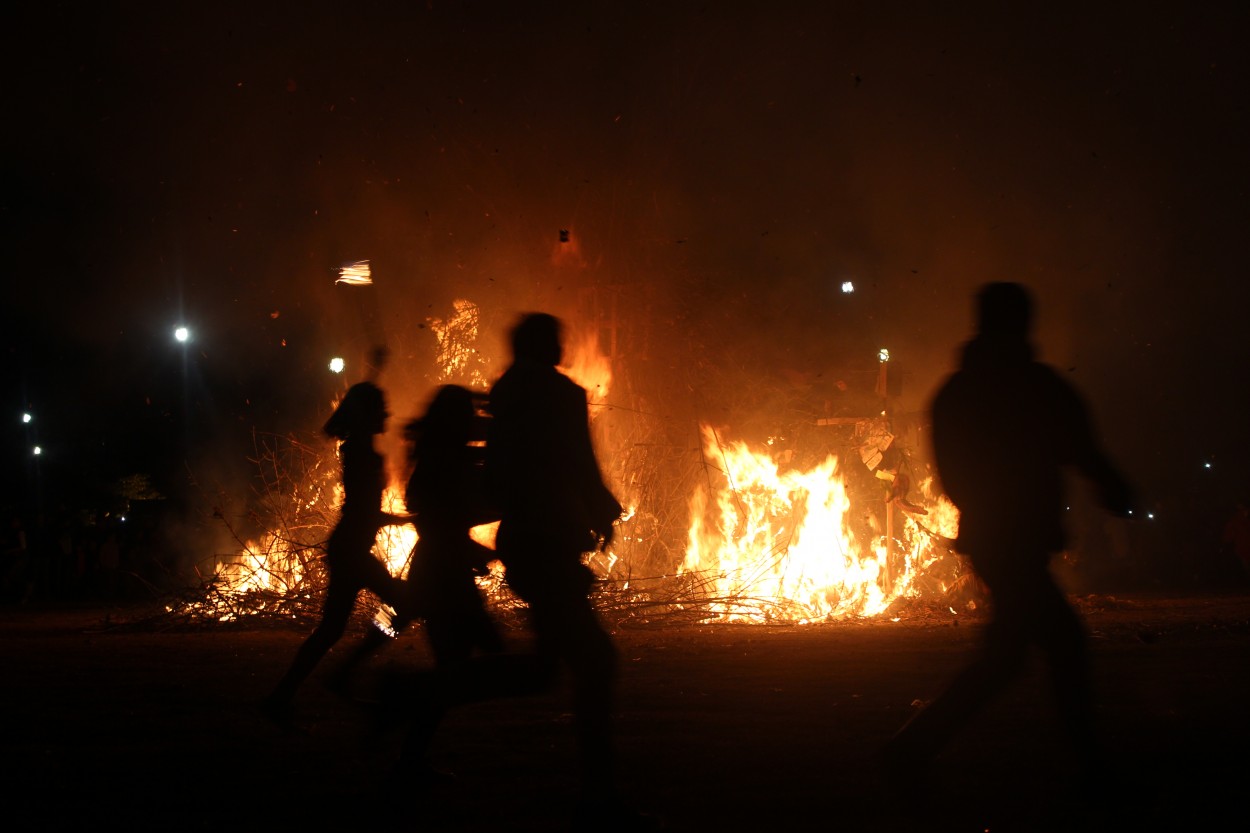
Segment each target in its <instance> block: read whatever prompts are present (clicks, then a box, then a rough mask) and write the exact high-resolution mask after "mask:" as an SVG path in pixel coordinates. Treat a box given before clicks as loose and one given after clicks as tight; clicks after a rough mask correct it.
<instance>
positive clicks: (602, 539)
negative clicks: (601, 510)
mask: <svg viewBox="0 0 1250 833" xmlns="http://www.w3.org/2000/svg"><path fill="white" fill-rule="evenodd" d="M615 537H616V524H608V527H607V529H605V530H604V531H603V532H602V533H601V534H600V535H599V549H600V551H602V552H607V551H608V548H609V547H611V546H612V539H613V538H615Z"/></svg>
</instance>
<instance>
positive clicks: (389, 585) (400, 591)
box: [261, 382, 411, 725]
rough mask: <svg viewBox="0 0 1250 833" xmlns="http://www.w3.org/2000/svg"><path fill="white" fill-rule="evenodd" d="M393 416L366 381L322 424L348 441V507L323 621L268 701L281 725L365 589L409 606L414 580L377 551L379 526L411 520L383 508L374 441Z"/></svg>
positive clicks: (335, 536)
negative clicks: (395, 569) (380, 557)
mask: <svg viewBox="0 0 1250 833" xmlns="http://www.w3.org/2000/svg"><path fill="white" fill-rule="evenodd" d="M388 416H389V414H388V413H387V410H386V400H385V397H384V396H383V394H382V391H381V390H380V389H379V388H378V387H377V386H376V385H374V384H373V383H371V382H360V383H359V384H356V385H353V386H352V387H351V388H349V389H348V391H347V394H346V395H345V396H344V397H343V400H342V402H340V403H339V406H338V408H336V409H335V411H334V414H333V415H332V416H331V417H330V419H329V420H328V421H327V422H326V424H325V427H324V429H323V430H324V431H325V432H326V433H327V434H328V435H330V436H331V437H334V438H335V439H338V440H341V441H342V443H341V445H340V446H339V457H340V459H341V460H342V464H343V507H342V512H341V516H340V518H339V522H338V524H337V525H336V526H335V528H334V531H333V532H332V533H331V534H330V540H329V541H328V542H327V544H326V556H325V559H326V567H327V569H328V570H329V582H328V584H327V586H326V594H325V602H324V606H323V608H322V613H321V622H320V623H319V624H318V625H317V627H316V628H315V629H314V630H313V632H312V633H311V634H310V635H309V637H308V639H306V640H305V641H304V644H303V645H301V646H300V648H299V650H298V651H297V652H296V654H295V659H294V661H293V662H292V663H291V667H290V668H289V669H288V670H287V672H286V675H285V676H283V678H282V679H281V680H280V681H279V682H278V684H277V686H276V687H275V688H274V690H273V691H272V692H271V693H270V694H269V696H268V697H266V698H265V699H264V700H263V701H262V703H261V706H262V709H263V711H264V713H265V714H266V716H268V717H269V718H270V719H272V720H274V721H275V722H277V723H279V724H281V725H290V723H291V721H292V717H293V701H294V698H295V692H296V690H297V689H298V688H299V686H300V684H301V683H303V682H304V680H305V679H307V678H308V675H309V674H311V673H312V671H313V669H314V668H316V666H317V664H318V663H319V662H320V661H321V659H322V658H323V657H324V656H325V655H326V654H327V653H328V652H329V651H330V649H331V648H332V647H334V645H335V643H337V642H338V641H339V640H340V639H341V638H342V637H343V634H344V632H345V631H346V630H347V624H348V622H349V621H350V619H351V615H352V611H353V610H354V609H355V606H356V596H357V595H358V594H359V593H360V591H361V590H363V589H366V588H367V589H369V590H372V591H373V592H374V593H376V594H377V595H378V596H379V597H380V598H381V599H382V600H383V601H384V602H386V603H387V604H389V605H391V606H392V607H394V608H395V609H396V610H401V611H406V610H407V609H408V606H409V605H408V600H407V586H406V585H405V584H404V582H403V581H401V580H400V579H398V578H395V577H394V576H392V575H391V574H390V572H389V571H388V570H387V568H386V565H385V564H383V563H382V562H381V561H379V560H378V559H377V558H375V557H374V555H373V553H372V548H373V542H374V540H375V538H376V537H377V534H378V529H379V528H380V527H383V526H390V525H398V524H405V523H410V522H411V518H409V517H407V516H401V515H392V514H389V513H386V512H383V511H382V492H383V490H384V489H385V487H386V473H385V466H384V461H383V459H382V456H381V455H380V454H378V452H377V450H376V449H375V448H374V445H373V443H374V437H375V436H377V435H378V434H381V433H382V432H383V431H385V430H386V420H387V417H388Z"/></svg>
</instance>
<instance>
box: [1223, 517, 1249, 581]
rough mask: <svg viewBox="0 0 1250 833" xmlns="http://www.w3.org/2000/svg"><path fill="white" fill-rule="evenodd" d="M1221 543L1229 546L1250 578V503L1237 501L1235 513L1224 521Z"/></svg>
mask: <svg viewBox="0 0 1250 833" xmlns="http://www.w3.org/2000/svg"><path fill="white" fill-rule="evenodd" d="M1220 543H1221V544H1223V545H1224V546H1226V547H1228V548H1229V549H1230V550H1231V551H1232V553H1233V555H1234V556H1235V557H1236V558H1237V561H1238V563H1240V564H1241V568H1242V570H1244V571H1245V575H1246V577H1247V578H1250V503H1247V501H1245V500H1239V501H1237V506H1236V507H1235V508H1234V509H1233V514H1232V515H1230V516H1229V518H1228V520H1227V521H1225V522H1224V530H1223V533H1222V534H1221V535H1220Z"/></svg>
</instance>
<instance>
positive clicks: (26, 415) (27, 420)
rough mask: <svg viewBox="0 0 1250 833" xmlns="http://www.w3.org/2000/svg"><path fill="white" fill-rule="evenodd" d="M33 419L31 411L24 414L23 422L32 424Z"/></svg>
mask: <svg viewBox="0 0 1250 833" xmlns="http://www.w3.org/2000/svg"><path fill="white" fill-rule="evenodd" d="M32 419H34V417H33V416H31V415H30V414H29V413H25V414H22V422H23V423H25V424H27V425H29V424H30V421H31V420H32Z"/></svg>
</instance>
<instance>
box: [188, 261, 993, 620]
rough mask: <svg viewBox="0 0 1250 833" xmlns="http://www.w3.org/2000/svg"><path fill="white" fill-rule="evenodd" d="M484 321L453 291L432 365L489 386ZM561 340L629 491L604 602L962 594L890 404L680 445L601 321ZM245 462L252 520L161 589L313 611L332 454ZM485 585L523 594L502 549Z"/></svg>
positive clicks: (298, 452) (799, 604) (191, 613)
mask: <svg viewBox="0 0 1250 833" xmlns="http://www.w3.org/2000/svg"><path fill="white" fill-rule="evenodd" d="M340 280H341V281H346V282H351V281H356V282H368V281H369V280H371V279H370V278H369V272H368V262H367V261H361V262H359V263H357V264H352V266H351V267H350V268H349V267H344V270H343V276H342V277H341V278H340ZM480 322H481V311H480V309H479V308H478V306H477V305H476V304H474V303H473V302H471V301H468V300H465V299H457V300H456V301H455V302H454V304H453V312H452V314H451V315H450V316H448V317H447V318H445V319H435V318H432V319H429V322H428V323H429V325H430V332H432V333H433V335H434V337H435V339H436V341H437V345H436V347H437V361H436V363H437V369H436V372H435V373H434V374H432V376H431V378H432V379H433V381H435V382H436V383H439V384H442V383H447V382H455V383H459V384H465V383H468V386H469V387H472V388H474V389H477V390H478V391H482V390H484V389H485V388H486V387H487V378H488V375H489V372H490V363H489V360H488V357H487V356H485V355H484V354H483V353H482V352H481V351H479V349H478V347H477V339H478V328H479V324H480ZM612 343H613V344H615V338H614V339H613V341H612ZM567 348H568V349H567V354H566V356H565V364H564V366H563V367H562V370H563V371H564V372H565V373H567V374H568V375H569V376H571V377H572V378H573V379H574V380H575V381H577V382H578V383H579V384H580V385H582V386H583V387H584V388H586V390H587V391H588V395H589V403H588V404H589V405H590V413H589V415H588V418H589V419H590V420H591V423H592V431H593V432H594V434H595V439H596V442H597V443H598V444H599V445H600V447H601V448H603V449H604V450H605V453H604V454H603V455H602V456H603V459H604V461H605V468H606V471H605V477H606V478H607V479H608V481H609V482H610V483H612V484H613V487H614V489H616V490H617V492H618V494H619V495H620V496H621V497H622V499H623V502H624V503H625V505H626V506H627V507H628V510H627V512H626V514H625V516H624V517H623V518H622V519H621V521H619V522H618V534H617V536H616V539H615V541H614V543H613V546H612V549H611V550H610V551H608V552H606V553H601V554H598V555H595V556H588V558H590V560H589V561H588V564H589V566H590V567H591V568H592V569H594V570H595V572H596V574H597V575H598V576H599V578H600V579H601V581H600V585H599V590H598V594H599V599H598V603H599V607H600V610H601V611H603V612H604V613H605V615H607V616H610V617H614V618H617V619H620V620H625V619H628V620H633V621H657V620H661V621H662V620H665V619H669V618H676V619H680V620H683V621H723V622H787V623H806V622H822V621H835V620H843V619H848V618H859V617H878V616H882V615H894V614H895V613H896V612H898V611H899V610H900V608H901V607H905V606H906V605H908V604H921V603H931V604H935V605H939V606H940V607H942V608H943V609H947V608H950V609H952V610H953V609H954V608H955V607H956V606H960V607H963V606H965V601H966V600H965V599H963V598H962V597H964V596H967V595H969V593H970V588H969V586H968V582H967V578H966V575H965V571H964V570H963V569H962V563H961V561H960V559H959V558H958V557H957V556H956V555H955V554H954V553H953V551H952V549H951V542H952V541H953V539H954V537H955V534H956V530H957V528H958V513H957V512H956V510H955V508H954V507H953V506H952V505H951V504H950V503H949V502H948V501H946V500H945V499H944V498H943V497H941V496H939V495H934V494H932V493H931V488H932V480H931V479H918V478H915V477H914V476H913V475H912V473H911V470H910V468H911V467H910V465H909V462H908V458H909V455H908V454H907V453H906V452H905V451H903V450H902V449H901V448H900V443H901V441H900V439H899V437H897V436H896V435H895V431H894V430H892V427H891V423H890V420H889V418H888V417H886V416H885V415H884V413H877V414H874V415H871V416H865V417H863V418H858V417H838V418H834V419H807V420H806V421H805V425H806V428H805V430H804V431H799V432H796V434H797V437H798V438H797V439H793V438H792V439H789V440H788V439H786V437H787V436H792V435H790V434H787V433H786V432H778V433H775V434H771V435H770V437H769V439H768V440H767V441H766V442H763V443H761V444H758V445H753V444H750V443H748V442H745V441H742V440H736V439H727V433H728V432H727V431H726V430H722V429H717V428H713V427H712V426H711V425H709V424H702V425H700V426H699V427H698V438H699V443H698V445H697V446H692V444H691V443H690V442H687V441H684V440H680V439H679V440H678V441H673V440H672V439H671V438H670V435H672V434H673V433H674V427H673V426H672V425H668V426H663V425H660V424H659V423H660V422H661V420H660V418H659V417H656V416H654V415H652V414H648V413H647V412H646V411H645V409H644V408H641V407H622V405H621V403H622V402H625V401H628V397H629V394H628V392H626V393H620V392H619V391H618V390H617V386H616V385H614V381H615V379H614V376H615V374H614V362H613V361H612V357H611V356H605V355H604V354H603V353H602V351H601V349H600V339H599V334H598V331H596V330H593V329H591V330H578V329H576V328H574V329H573V330H572V331H571V332H570V335H569V338H568V343H567ZM627 384H628V380H626V385H627ZM610 390H611V391H612V396H613V398H614V401H610V400H609V398H608V397H609V391H610ZM482 395H484V394H482ZM631 404H632V403H631ZM676 433H677V435H678V436H679V437H680V436H681V435H682V433H683V432H682V431H681V430H680V428H678V429H676ZM684 435H685V436H690V433H689V432H688V431H687V432H684ZM254 462H255V463H256V465H257V468H258V470H259V472H260V486H259V487H258V490H257V493H256V495H255V498H256V499H255V501H254V503H255V508H254V509H253V510H252V512H251V514H250V516H249V518H248V524H249V525H250V526H252V527H255V528H257V529H259V530H260V532H259V534H256V535H251V536H248V535H244V534H242V533H239V532H236V530H235V529H234V528H233V527H231V533H232V535H233V536H234V538H235V540H236V541H237V542H238V544H239V548H238V551H236V552H233V553H229V554H224V555H218V556H215V557H214V558H213V560H212V564H211V566H210V565H206V567H205V569H204V581H203V586H202V588H200V589H199V591H198V596H196V597H195V598H187V599H184V600H181V601H180V602H179V603H178V604H175V605H171V606H170V612H171V614H173V615H181V616H185V617H189V618H192V619H195V618H198V619H200V620H204V621H219V622H220V621H237V620H240V619H244V618H248V619H256V618H258V617H259V618H264V617H270V618H275V619H279V620H283V621H290V620H292V619H298V620H304V619H308V620H309V621H311V620H312V619H314V618H315V616H316V613H317V611H318V610H319V600H320V594H321V593H322V591H323V589H324V585H325V570H324V567H323V565H322V563H321V556H322V554H323V552H324V546H325V541H326V539H327V538H328V536H329V532H330V530H331V529H332V528H333V526H334V522H335V520H336V518H337V512H338V505H339V502H340V501H341V497H342V493H341V486H340V485H339V483H338V482H337V479H336V478H337V471H338V465H337V460H335V459H333V458H332V457H331V455H330V453H327V451H326V449H325V447H324V444H321V445H318V444H315V443H313V442H303V441H301V440H298V439H296V438H295V437H264V438H261V439H259V440H258V442H257V454H256V457H255V460H254ZM915 483H919V486H918V488H917V487H915V486H914V485H913V484H915ZM401 484H402V480H399V479H397V480H395V481H394V482H392V484H391V486H390V487H389V488H388V489H387V490H386V494H385V502H386V504H387V505H386V506H385V507H383V508H384V509H385V510H386V511H390V512H395V513H402V512H404V507H403V504H402V491H403V488H402V485H401ZM917 493H918V494H917ZM222 519H223V521H225V520H226V519H225V518H224V516H223V518H222ZM227 525H228V526H230V524H229V523H228V522H227ZM493 534H494V528H493V526H492V527H482V528H478V529H477V530H475V531H474V537H475V538H477V539H478V540H479V542H481V543H483V544H484V545H486V546H488V547H489V546H493ZM415 543H416V532H415V530H414V529H413V528H412V527H411V526H404V527H386V528H383V530H382V531H381V532H380V533H379V536H378V539H377V541H376V542H375V545H374V553H375V555H376V556H377V557H378V558H379V559H380V560H382V561H383V562H384V563H386V564H387V566H388V568H389V569H390V570H391V571H392V573H393V574H394V575H397V576H403V575H404V574H405V573H406V570H407V567H408V560H409V558H410V556H411V553H412V550H413V547H414V545H415ZM479 586H480V587H481V589H482V592H483V593H484V594H486V597H487V599H488V602H489V604H490V605H491V606H492V607H493V608H494V610H495V611H496V612H497V613H503V614H505V618H507V614H508V613H510V612H511V611H513V610H514V609H515V608H516V607H517V606H518V602H517V601H516V600H515V599H514V598H513V597H512V596H511V594H510V593H509V592H508V590H507V585H506V583H505V582H504V581H503V573H502V567H501V566H500V565H499V564H498V562H494V563H493V564H492V571H491V573H490V574H489V575H487V576H483V577H482V578H481V579H480V580H479ZM361 605H362V610H361V613H362V614H365V615H368V616H371V617H373V618H374V619H375V621H377V622H378V623H379V624H380V625H383V626H385V624H386V621H387V611H385V610H384V609H382V608H381V607H380V605H379V604H377V602H376V600H370V599H369V597H368V595H367V594H365V595H364V596H362V602H361Z"/></svg>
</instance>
